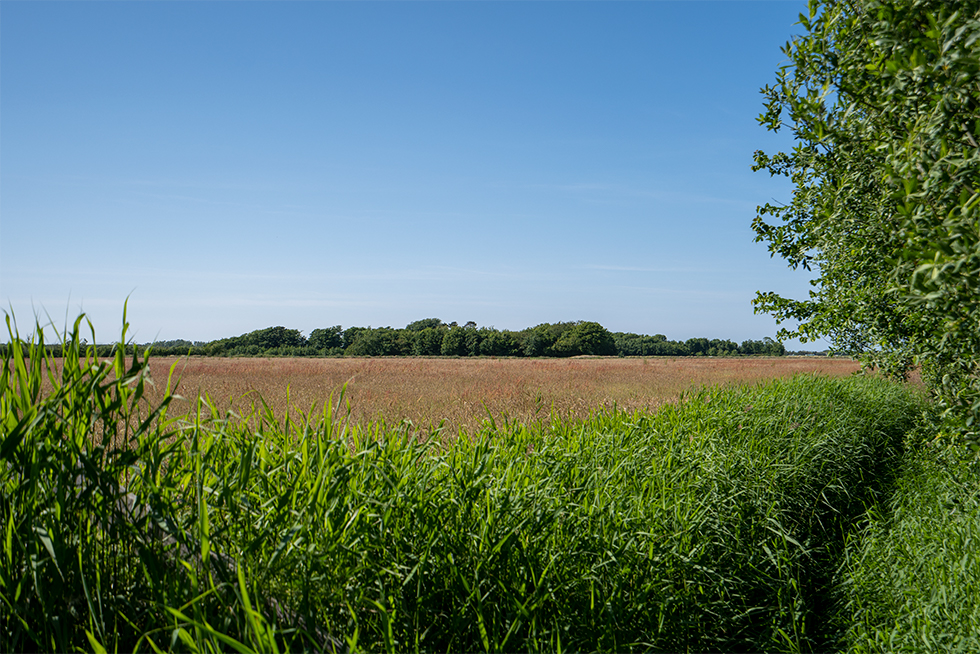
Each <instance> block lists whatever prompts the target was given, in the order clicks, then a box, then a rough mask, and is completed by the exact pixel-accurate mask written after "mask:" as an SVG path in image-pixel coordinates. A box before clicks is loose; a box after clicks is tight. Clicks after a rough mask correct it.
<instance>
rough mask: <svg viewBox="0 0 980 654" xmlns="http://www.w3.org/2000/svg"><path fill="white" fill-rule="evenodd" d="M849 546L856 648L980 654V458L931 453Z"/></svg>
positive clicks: (912, 466)
mask: <svg viewBox="0 0 980 654" xmlns="http://www.w3.org/2000/svg"><path fill="white" fill-rule="evenodd" d="M862 536H863V537H862V538H860V539H856V540H855V541H854V542H853V543H852V544H851V547H850V548H849V550H848V561H847V563H848V565H847V566H846V568H845V569H846V575H845V578H844V589H845V590H846V592H847V596H848V598H849V601H848V606H847V612H848V614H849V616H850V617H851V619H852V623H851V625H850V628H849V629H848V640H847V642H848V646H849V648H850V649H851V650H853V651H855V652H896V651H904V652H909V651H916V652H930V651H931V652H957V651H959V652H976V651H978V650H980V459H977V457H976V456H973V455H970V456H969V457H968V458H964V453H963V452H960V451H958V450H956V449H944V448H939V447H931V448H923V449H922V450H920V451H916V452H913V453H911V454H910V456H909V457H908V460H907V461H906V463H905V465H904V466H903V467H902V470H901V475H900V477H899V480H898V483H897V488H896V492H895V495H894V497H892V498H891V499H890V501H889V502H888V503H886V504H884V505H882V506H881V507H880V510H878V511H876V512H874V514H873V519H872V520H871V522H870V524H869V527H868V529H867V531H866V532H864V533H863V534H862Z"/></svg>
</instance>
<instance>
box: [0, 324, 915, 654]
mask: <svg viewBox="0 0 980 654" xmlns="http://www.w3.org/2000/svg"><path fill="white" fill-rule="evenodd" d="M79 324H80V323H79V322H76V324H75V326H74V329H73V331H72V332H71V333H67V334H65V335H64V336H63V340H64V344H65V348H64V349H65V352H66V353H67V354H66V360H65V365H63V366H58V365H57V364H56V363H55V362H53V361H51V360H50V359H47V358H45V357H44V355H43V348H42V347H41V343H40V342H39V339H40V338H43V332H41V331H40V330H38V332H37V334H38V337H36V338H34V339H33V340H30V341H28V342H23V341H21V340H20V339H19V337H18V336H17V335H16V334H11V339H12V341H13V342H14V343H16V344H20V345H22V346H23V347H12V348H9V349H8V352H9V354H8V357H7V359H6V360H5V362H4V368H3V378H2V385H0V393H2V395H0V410H2V420H3V436H2V439H0V461H2V463H0V489H2V494H0V498H2V501H0V521H2V523H0V524H2V528H3V549H2V553H0V556H2V558H3V565H2V566H0V597H2V602H3V612H2V614H0V649H2V650H4V651H23V650H35V649H36V650H52V651H68V650H75V649H80V648H81V649H92V650H94V651H109V650H112V651H119V650H153V651H178V650H179V651H199V652H213V651H238V652H258V651H283V650H289V651H295V650H316V651H336V652H340V651H375V650H382V651H392V652H394V651H516V650H528V651H540V650H547V651H561V650H603V651H630V650H658V651H760V650H766V651H770V650H771V651H801V650H821V649H826V648H828V647H830V646H832V645H833V644H834V643H837V642H840V638H841V637H842V633H843V629H844V627H842V626H841V625H840V624H839V623H838V621H837V620H836V619H835V617H834V616H836V615H837V612H836V609H837V607H838V606H839V605H840V602H838V601H837V600H836V599H835V597H836V596H835V594H834V587H835V586H834V575H835V571H836V570H837V569H838V566H839V564H840V560H841V557H842V556H843V547H844V543H845V542H846V540H847V536H848V534H851V533H853V532H854V530H855V529H856V526H857V525H859V523H860V520H861V516H862V515H863V514H864V512H865V509H866V507H867V506H869V505H870V506H873V505H876V504H878V503H880V501H881V499H882V497H883V493H885V492H886V490H887V487H888V480H889V479H891V471H894V470H895V469H897V465H896V462H897V461H899V459H900V457H901V455H902V446H903V442H904V440H905V438H906V435H907V434H908V432H909V431H910V430H912V429H914V428H915V427H916V424H917V420H918V418H919V416H921V415H922V411H923V405H922V400H921V398H920V396H919V395H918V394H916V393H913V392H910V391H909V390H908V389H906V388H903V387H900V386H898V385H895V384H890V383H888V382H885V381H883V380H879V379H872V378H860V377H848V378H841V379H833V378H828V377H814V376H800V377H795V378H792V379H789V380H777V381H772V382H769V383H767V384H764V385H761V386H755V387H744V386H730V387H727V388H723V389H719V388H714V389H703V390H701V391H698V392H696V393H694V394H692V395H688V396H686V397H684V398H682V399H681V400H680V401H679V402H677V403H674V404H669V405H665V406H663V407H661V409H660V410H659V411H657V412H656V413H650V412H642V411H632V412H629V411H624V410H622V409H617V410H606V411H598V412H592V414H591V415H590V417H587V418H586V419H582V420H578V419H572V418H568V419H563V418H561V417H559V416H555V418H554V419H553V420H549V421H536V422H522V421H516V420H500V421H497V420H494V419H490V418H488V420H487V421H486V422H484V423H483V424H482V425H481V426H480V428H479V429H477V430H475V431H474V432H473V433H468V434H467V438H459V439H456V440H455V441H454V442H453V443H452V445H451V446H446V445H444V443H443V441H442V440H441V439H436V438H424V437H419V436H420V435H419V433H418V430H417V429H416V428H414V426H412V425H410V424H408V423H400V424H396V425H388V424H386V423H384V422H373V423H369V424H363V423H360V422H358V421H356V420H353V419H352V415H351V414H350V413H348V412H347V410H346V401H345V398H343V397H340V396H335V397H334V398H333V401H331V402H327V403H325V404H323V405H322V406H321V408H320V409H319V410H318V412H317V413H312V412H307V413H298V412H295V411H290V412H289V413H288V415H279V414H277V413H276V412H275V411H274V410H273V408H272V407H270V406H267V405H259V406H256V407H253V408H254V410H253V411H252V412H251V413H248V414H245V415H238V414H234V413H230V412H227V411H223V410H222V409H220V408H219V407H217V406H215V405H214V404H213V403H209V402H208V401H207V399H206V398H199V399H198V400H197V402H196V403H195V405H194V406H193V408H192V410H190V411H187V410H184V409H181V410H175V409H174V398H173V396H172V395H171V394H170V393H169V392H168V388H167V385H164V384H163V380H162V379H161V377H162V375H160V374H157V375H156V376H157V381H156V383H157V385H158V386H157V388H158V389H161V390H160V392H161V398H160V399H159V400H158V401H157V400H154V401H152V402H151V401H149V400H148V399H147V393H146V391H147V389H148V384H147V381H148V377H147V376H148V371H149V369H150V362H149V360H148V359H145V358H144V359H140V358H133V359H132V360H127V359H126V358H125V357H124V356H123V354H122V353H121V350H120V353H119V354H117V356H116V357H115V359H113V360H111V361H100V360H98V359H96V358H94V355H91V354H90V353H88V352H87V351H86V350H85V348H84V347H83V346H82V345H81V344H80V343H81V341H80V339H79ZM8 328H9V323H8ZM123 337H124V338H125V328H124V331H123ZM566 365H569V366H571V365H574V362H571V363H569V364H566ZM45 380H46V382H45ZM45 383H47V384H48V385H49V387H50V389H53V390H52V391H49V392H44V386H45Z"/></svg>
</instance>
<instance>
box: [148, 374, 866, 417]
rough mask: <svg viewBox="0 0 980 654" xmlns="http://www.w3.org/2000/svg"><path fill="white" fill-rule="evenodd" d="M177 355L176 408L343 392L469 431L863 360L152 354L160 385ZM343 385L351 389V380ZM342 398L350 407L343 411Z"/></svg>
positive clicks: (365, 408) (283, 405) (294, 404)
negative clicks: (201, 400)
mask: <svg viewBox="0 0 980 654" xmlns="http://www.w3.org/2000/svg"><path fill="white" fill-rule="evenodd" d="M174 363H176V364H177V365H176V368H175V376H176V377H179V379H180V383H179V388H178V394H179V395H180V396H182V397H183V398H184V399H183V400H178V401H175V402H174V403H173V405H172V411H178V412H179V411H182V410H184V409H189V408H190V405H191V403H192V402H194V401H195V400H196V398H197V397H198V396H199V395H201V394H206V395H207V396H208V397H210V398H211V400H212V401H213V402H214V404H215V405H216V406H217V407H218V408H219V409H220V410H222V411H225V410H228V409H232V410H235V411H236V412H237V413H240V414H243V413H247V412H248V411H249V410H250V409H251V407H252V405H253V404H254V403H258V402H259V398H262V399H263V400H264V401H265V402H266V403H267V404H268V405H269V406H270V407H272V408H273V409H274V411H275V413H276V415H277V416H282V415H284V413H285V411H286V409H287V391H288V398H289V400H288V408H289V410H290V411H297V410H299V411H310V410H311V409H313V410H314V411H316V412H318V411H319V410H320V409H322V407H323V405H324V403H325V402H326V401H328V400H329V398H330V397H331V395H332V396H333V397H334V400H335V401H336V399H337V398H338V397H339V396H340V394H341V390H342V389H345V390H344V393H345V404H346V403H349V409H350V419H351V420H352V421H353V422H356V423H360V424H365V423H367V422H370V421H375V420H380V419H383V420H384V421H386V422H387V423H389V424H392V423H397V422H400V421H402V420H408V421H411V423H412V424H413V425H415V426H416V427H417V428H420V429H429V428H434V427H437V426H438V425H439V424H440V423H442V422H443V421H444V423H445V425H444V429H445V431H446V432H447V433H457V432H458V430H459V429H465V430H466V431H467V432H468V433H472V432H473V431H474V430H475V429H477V428H478V427H479V426H480V424H481V423H482V422H483V421H484V420H486V419H487V418H488V416H493V417H494V419H495V420H497V421H501V420H510V421H516V422H523V423H528V424H530V423H534V422H538V421H542V420H544V421H546V420H548V419H550V418H551V416H552V414H555V415H558V416H560V417H562V418H584V417H586V416H588V415H589V414H590V413H595V412H597V411H601V410H607V409H611V408H613V407H617V408H619V409H623V410H626V411H635V410H652V409H656V408H657V407H658V406H660V405H662V404H664V403H665V402H671V401H674V400H676V399H677V398H678V397H679V396H680V395H681V394H682V393H684V392H686V391H690V390H692V389H695V388H699V387H702V386H716V385H724V384H754V383H757V382H760V381H763V380H767V379H773V378H780V377H789V376H792V375H795V374H798V373H820V374H824V375H830V376H844V375H850V374H852V373H854V372H855V371H857V370H858V369H859V366H858V364H857V363H855V362H853V361H851V360H849V359H843V358H828V357H771V358H770V357H741V358H713V357H677V358H672V357H664V358H659V357H650V358H616V357H602V358H598V357H593V358H572V359H497V358H475V359H469V358H460V359H454V358H201V357H181V358H179V359H176V358H172V357H161V358H159V359H152V360H151V362H150V367H151V372H152V374H153V377H154V378H155V379H156V380H157V382H158V384H157V386H158V388H157V390H156V391H155V392H157V393H161V392H162V389H163V387H164V386H165V380H166V378H167V373H168V371H169V369H170V366H171V365H172V364H174ZM345 386H346V388H345ZM346 410H347V408H346V406H345V407H344V411H346Z"/></svg>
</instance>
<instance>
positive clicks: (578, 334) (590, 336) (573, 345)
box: [552, 321, 616, 356]
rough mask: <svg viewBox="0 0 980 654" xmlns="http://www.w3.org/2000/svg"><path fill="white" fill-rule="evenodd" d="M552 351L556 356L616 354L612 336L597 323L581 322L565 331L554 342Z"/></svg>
mask: <svg viewBox="0 0 980 654" xmlns="http://www.w3.org/2000/svg"><path fill="white" fill-rule="evenodd" d="M552 351H553V352H554V353H555V354H557V355H558V356H576V355H579V354H598V355H613V354H616V342H615V341H614V340H613V337H612V334H610V333H609V331H608V330H607V329H606V328H605V327H603V326H602V325H600V324H599V323H597V322H589V321H582V322H578V323H576V324H575V325H574V326H573V327H571V328H570V329H567V330H565V331H564V332H562V334H561V335H560V336H559V337H558V339H557V340H556V341H555V344H554V345H553V346H552Z"/></svg>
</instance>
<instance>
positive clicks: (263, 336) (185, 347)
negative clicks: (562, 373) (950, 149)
mask: <svg viewBox="0 0 980 654" xmlns="http://www.w3.org/2000/svg"><path fill="white" fill-rule="evenodd" d="M151 345H152V351H153V353H154V354H156V355H162V356H167V355H171V356H174V355H184V354H191V355H197V356H225V357H233V356H456V357H467V356H488V357H572V356H580V355H597V356H739V355H768V356H782V355H784V354H786V349H785V347H783V345H782V343H780V342H778V341H775V340H773V339H771V338H765V339H763V340H759V341H756V340H746V341H743V342H742V343H741V344H738V343H735V342H734V341H731V340H722V339H708V338H690V339H687V340H686V341H671V340H668V339H667V337H666V336H664V335H663V334H656V335H653V336H648V335H642V334H633V333H627V332H610V331H609V330H607V329H606V328H605V327H603V326H602V325H600V324H599V323H597V322H591V321H574V322H558V323H542V324H540V325H537V326H535V327H529V328H527V329H523V330H520V331H511V330H506V329H504V330H499V329H495V328H493V327H477V325H476V323H474V322H472V321H471V322H467V323H465V324H463V325H459V324H457V323H455V322H451V323H445V322H443V321H442V320H440V319H439V318H425V319H423V320H417V321H415V322H412V323H409V324H408V325H406V326H405V327H403V328H401V329H396V328H392V327H348V328H346V329H344V328H343V327H341V326H340V325H335V326H333V327H325V328H321V329H314V330H313V331H311V332H310V333H309V335H308V336H304V335H303V333H302V332H301V331H300V330H298V329H288V328H286V327H282V326H277V327H267V328H265V329H258V330H255V331H252V332H248V333H246V334H242V335H240V336H232V337H230V338H222V339H217V340H214V341H208V342H202V341H194V342H192V341H187V340H172V341H157V342H155V343H152V344H143V345H140V346H137V347H139V348H142V349H145V348H147V347H150V346H151ZM55 347H57V346H55ZM98 347H100V348H106V351H107V353H108V352H109V351H111V348H112V347H113V346H102V345H100V346H98Z"/></svg>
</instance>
